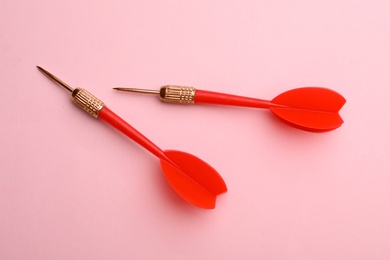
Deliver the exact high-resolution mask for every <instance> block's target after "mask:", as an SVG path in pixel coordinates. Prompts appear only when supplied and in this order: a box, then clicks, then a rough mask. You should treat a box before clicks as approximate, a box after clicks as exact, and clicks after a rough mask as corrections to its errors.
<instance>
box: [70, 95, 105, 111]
mask: <svg viewBox="0 0 390 260" xmlns="http://www.w3.org/2000/svg"><path fill="white" fill-rule="evenodd" d="M72 100H73V102H74V103H75V104H76V105H78V106H79V107H81V108H82V109H83V110H85V111H86V112H88V113H89V114H90V115H91V116H93V117H95V118H97V117H98V115H99V112H100V110H102V108H103V107H104V106H105V104H104V102H103V101H101V100H100V99H98V98H97V97H95V96H94V95H92V94H91V93H89V92H88V91H86V90H85V89H82V88H76V89H74V90H73V92H72Z"/></svg>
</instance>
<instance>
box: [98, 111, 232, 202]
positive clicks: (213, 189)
mask: <svg viewBox="0 0 390 260" xmlns="http://www.w3.org/2000/svg"><path fill="white" fill-rule="evenodd" d="M99 118H100V119H102V120H103V121H105V122H106V123H108V124H109V125H111V126H112V127H114V128H116V129H117V130H119V131H121V132H122V133H123V134H125V135H126V136H128V137H129V138H131V139H133V140H134V141H135V142H137V143H138V144H140V145H141V146H142V147H144V148H145V149H147V150H148V151H149V152H151V153H152V154H154V155H155V156H157V157H158V158H160V163H161V167H162V169H163V171H164V175H165V177H166V179H167V180H168V182H169V184H170V185H171V186H172V188H173V189H174V190H175V191H176V192H177V193H178V194H179V195H180V196H181V197H182V198H183V199H185V200H186V201H187V202H189V203H190V204H192V205H194V206H197V207H201V208H205V209H213V208H214V207H215V202H216V197H217V195H219V194H221V193H223V192H226V191H227V188H226V184H225V182H224V181H223V179H222V177H221V176H220V175H219V174H218V172H217V171H216V170H215V169H214V168H212V167H211V166H210V165H208V164H207V163H206V162H204V161H202V160H201V159H199V158H197V157H196V156H194V155H191V154H188V153H184V152H181V151H175V150H167V151H162V150H161V149H160V148H159V147H158V146H157V145H155V144H154V143H152V142H151V141H150V140H149V139H148V138H146V137H145V136H144V135H143V134H141V133H140V132H138V131H137V130H136V129H135V128H134V127H132V126H131V125H129V124H128V123H127V122H126V121H125V120H123V119H122V118H120V117H119V116H118V115H116V114H115V113H114V112H112V111H111V110H110V109H108V108H107V107H103V109H102V110H101V111H100V113H99Z"/></svg>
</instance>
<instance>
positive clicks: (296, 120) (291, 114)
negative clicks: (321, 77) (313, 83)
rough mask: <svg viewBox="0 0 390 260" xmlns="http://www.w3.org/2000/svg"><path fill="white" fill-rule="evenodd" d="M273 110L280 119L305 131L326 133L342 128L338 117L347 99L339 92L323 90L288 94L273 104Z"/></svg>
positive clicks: (341, 122) (296, 90)
mask: <svg viewBox="0 0 390 260" xmlns="http://www.w3.org/2000/svg"><path fill="white" fill-rule="evenodd" d="M271 102H272V103H273V104H275V105H278V106H271V107H270V110H271V111H272V112H273V113H274V114H275V115H276V116H278V117H279V118H281V119H282V120H284V121H285V122H287V123H288V124H291V125H293V126H295V127H298V128H300V129H303V130H307V131H312V132H325V131H330V130H333V129H335V128H338V127H340V126H341V125H342V124H343V122H344V121H343V119H342V118H341V117H340V115H339V114H338V112H339V110H340V109H341V108H342V107H343V105H344V104H345V102H346V100H345V98H344V97H343V96H341V95H340V94H339V93H337V92H335V91H333V90H330V89H327V88H320V87H306V88H297V89H293V90H289V91H286V92H284V93H282V94H280V95H279V96H277V97H276V98H274V99H273V100H272V101H271Z"/></svg>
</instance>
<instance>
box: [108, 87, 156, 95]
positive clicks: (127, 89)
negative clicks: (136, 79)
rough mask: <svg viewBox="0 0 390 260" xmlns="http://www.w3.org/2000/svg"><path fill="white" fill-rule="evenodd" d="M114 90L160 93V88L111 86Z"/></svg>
mask: <svg viewBox="0 0 390 260" xmlns="http://www.w3.org/2000/svg"><path fill="white" fill-rule="evenodd" d="M113 89H115V90H119V91H126V92H137V93H144V94H157V95H158V94H160V90H152V89H140V88H113Z"/></svg>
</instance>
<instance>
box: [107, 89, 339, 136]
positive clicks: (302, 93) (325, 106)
mask: <svg viewBox="0 0 390 260" xmlns="http://www.w3.org/2000/svg"><path fill="white" fill-rule="evenodd" d="M114 89H116V90H120V91H129V92H140V93H148V94H159V95H160V99H161V100H162V101H164V102H168V103H180V104H217V105H228V106H241V107H252V108H268V109H269V110H271V111H272V112H273V114H274V115H276V116H277V117H278V118H280V119H282V120H283V121H284V122H285V123H288V124H289V125H291V126H294V127H296V128H299V129H302V130H306V131H311V132H326V131H330V130H333V129H336V128H338V127H340V126H341V125H342V124H343V122H344V121H343V119H342V118H341V117H340V115H339V113H338V112H339V110H340V109H341V108H342V107H343V105H344V104H345V102H346V100H345V98H344V97H343V96H341V95H340V94H339V93H337V92H335V91H333V90H330V89H327V88H320V87H305V88H297V89H292V90H289V91H286V92H284V93H282V94H280V95H279V96H277V97H275V98H274V99H272V100H271V101H267V100H263V99H257V98H250V97H243V96H236V95H231V94H224V93H218V92H212V91H206V90H199V89H198V90H197V89H195V88H193V87H183V86H174V85H167V86H163V87H161V89H160V90H145V89H137V88H114Z"/></svg>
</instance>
